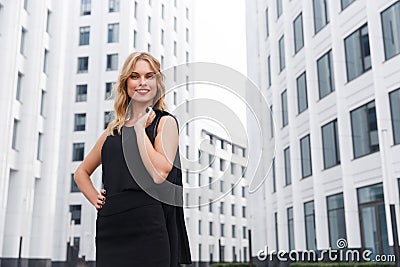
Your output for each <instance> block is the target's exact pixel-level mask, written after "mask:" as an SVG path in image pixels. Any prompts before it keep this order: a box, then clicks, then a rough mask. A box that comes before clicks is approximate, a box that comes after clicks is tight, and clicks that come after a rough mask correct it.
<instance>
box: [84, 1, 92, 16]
mask: <svg viewBox="0 0 400 267" xmlns="http://www.w3.org/2000/svg"><path fill="white" fill-rule="evenodd" d="M91 6H92V0H81V16H86V15H90V13H91V9H92V7H91Z"/></svg>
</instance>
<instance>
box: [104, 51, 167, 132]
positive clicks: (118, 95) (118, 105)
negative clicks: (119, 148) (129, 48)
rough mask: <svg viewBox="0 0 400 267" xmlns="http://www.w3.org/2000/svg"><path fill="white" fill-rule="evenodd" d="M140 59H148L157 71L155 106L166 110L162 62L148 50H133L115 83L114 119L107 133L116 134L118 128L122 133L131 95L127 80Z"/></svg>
mask: <svg viewBox="0 0 400 267" xmlns="http://www.w3.org/2000/svg"><path fill="white" fill-rule="evenodd" d="M138 60H146V61H147V62H148V63H149V64H150V66H151V68H152V69H153V71H154V72H155V73H156V84H157V93H156V96H155V97H154V100H153V101H156V102H155V103H154V102H153V107H155V108H158V109H161V110H165V109H166V108H167V105H166V104H165V101H164V98H165V84H164V80H165V76H164V74H163V73H161V70H160V67H161V65H160V62H159V61H158V60H157V59H156V58H155V57H153V56H152V55H151V54H149V53H146V52H133V53H131V54H130V55H129V56H128V57H127V58H126V60H125V62H124V65H123V66H122V69H121V72H120V74H119V78H118V81H117V83H116V84H115V85H114V89H113V91H114V93H115V99H114V120H112V121H111V122H110V123H109V124H108V126H107V129H106V132H107V135H114V130H115V129H117V130H118V133H119V134H121V129H122V126H124V123H125V116H126V110H127V108H128V104H129V100H130V97H129V95H128V92H127V86H126V82H127V80H128V78H129V77H130V76H131V75H132V70H133V68H134V67H135V64H136V62H138Z"/></svg>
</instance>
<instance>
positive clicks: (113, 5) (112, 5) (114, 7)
mask: <svg viewBox="0 0 400 267" xmlns="http://www.w3.org/2000/svg"><path fill="white" fill-rule="evenodd" d="M24 1H25V2H27V0H24ZM148 4H149V6H151V5H152V3H151V0H149V3H148ZM174 6H175V7H178V1H177V0H174ZM138 7H139V3H138V2H137V1H135V6H134V17H135V18H137V14H138V11H137V10H138ZM24 8H25V9H26V7H25V4H24ZM119 11H120V0H108V12H109V13H113V12H119ZM91 13H92V0H81V16H87V15H91ZM161 18H162V19H164V18H165V5H164V4H161ZM186 19H189V9H188V8H186Z"/></svg>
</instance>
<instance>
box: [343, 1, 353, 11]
mask: <svg viewBox="0 0 400 267" xmlns="http://www.w3.org/2000/svg"><path fill="white" fill-rule="evenodd" d="M353 2H354V0H340V4H341V8H342V10H344V9H346V7H348V6H349V5H350V4H351V3H353Z"/></svg>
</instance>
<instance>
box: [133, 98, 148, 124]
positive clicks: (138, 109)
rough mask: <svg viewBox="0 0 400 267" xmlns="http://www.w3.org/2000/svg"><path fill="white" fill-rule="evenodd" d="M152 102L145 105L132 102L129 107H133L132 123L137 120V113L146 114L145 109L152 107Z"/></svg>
mask: <svg viewBox="0 0 400 267" xmlns="http://www.w3.org/2000/svg"><path fill="white" fill-rule="evenodd" d="M152 104H153V103H152V102H147V103H142V102H140V103H138V102H132V103H131V105H133V107H132V113H133V114H132V115H133V116H132V119H133V120H134V121H136V120H137V119H138V117H139V113H142V115H143V114H144V113H146V108H147V107H149V106H152Z"/></svg>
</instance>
